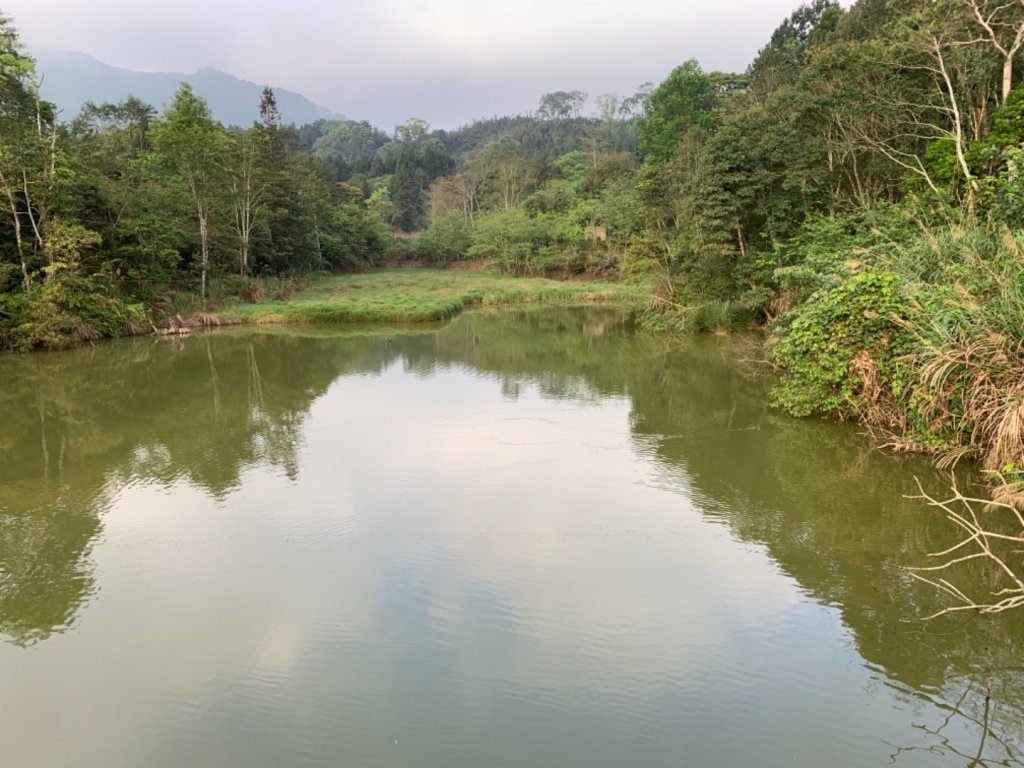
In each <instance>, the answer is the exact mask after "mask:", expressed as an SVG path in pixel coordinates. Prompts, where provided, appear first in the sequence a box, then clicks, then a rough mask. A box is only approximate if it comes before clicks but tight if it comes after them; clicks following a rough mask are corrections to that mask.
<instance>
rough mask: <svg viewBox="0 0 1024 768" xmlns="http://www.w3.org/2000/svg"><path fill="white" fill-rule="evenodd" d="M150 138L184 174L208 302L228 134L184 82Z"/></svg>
mask: <svg viewBox="0 0 1024 768" xmlns="http://www.w3.org/2000/svg"><path fill="white" fill-rule="evenodd" d="M150 139H151V141H152V143H153V148H154V149H155V150H156V152H157V153H159V155H160V156H161V157H162V158H163V160H164V161H165V162H166V163H167V165H168V166H169V167H170V168H172V169H174V170H175V171H176V172H177V173H178V174H180V176H181V178H182V179H183V181H184V183H185V184H186V186H187V188H188V192H189V195H190V196H191V199H192V204H193V207H194V209H195V215H196V223H197V225H198V229H199V244H200V283H199V285H200V288H199V295H200V297H202V299H203V300H204V301H205V299H206V284H207V271H208V269H209V266H210V239H211V235H210V218H211V215H212V212H213V210H214V207H215V206H216V204H217V201H218V199H219V198H220V196H221V195H222V192H223V177H224V167H223V160H224V157H225V154H226V150H227V147H228V141H227V135H226V134H225V132H224V129H223V128H222V127H221V125H220V124H219V123H217V122H215V121H214V119H213V117H212V115H211V114H210V108H209V107H208V106H207V104H206V102H205V101H204V100H203V99H202V98H201V97H199V96H197V95H196V94H195V93H194V92H193V91H192V88H191V86H189V84H188V83H182V84H181V86H180V87H179V88H178V91H177V93H176V94H175V95H174V99H173V100H172V101H171V105H170V106H169V107H168V108H167V110H166V111H165V112H164V114H163V115H162V116H161V117H160V119H159V120H157V121H156V123H155V124H154V125H153V127H152V128H151V129H150Z"/></svg>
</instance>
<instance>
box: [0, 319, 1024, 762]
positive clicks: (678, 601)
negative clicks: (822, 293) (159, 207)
mask: <svg viewBox="0 0 1024 768" xmlns="http://www.w3.org/2000/svg"><path fill="white" fill-rule="evenodd" d="M758 354H759V351H758V348H757V345H756V342H754V341H752V340H750V339H744V338H714V337H704V338H692V339H676V340H671V339H666V338H665V337H664V336H658V335H654V334H648V333H644V332H641V331H638V330H637V329H635V328H634V327H633V326H632V324H631V323H630V321H629V318H627V317H624V316H623V315H621V314H620V313H618V312H616V311H613V310H611V309H593V308H591V309H587V310H571V309H558V310H515V311H503V312H493V313H491V312H478V313H469V314H466V315H463V316H461V317H459V318H458V319H457V320H455V321H454V322H452V323H451V324H450V325H447V326H445V327H443V328H425V329H420V330H404V331H402V330H397V331H391V332H386V331H376V332H375V331H366V332H359V331H353V330H347V331H341V330H338V329H321V328H292V329H277V328H272V329H267V328H265V329H259V328H257V329H241V330H229V331H222V332H218V333H214V334H209V335H194V336H191V337H188V338H182V339H158V340H154V339H148V338H146V339H135V340H126V341H123V342H116V343H108V344H102V345H98V346H96V347H94V348H85V349H78V350H72V351H68V352H61V353H46V354H38V355H24V356H7V357H3V358H0V377H2V381H3V386H2V389H0V690H2V692H3V695H2V696H0V743H2V744H3V754H4V758H3V762H4V764H5V765H10V766H19V768H20V767H22V766H87V767H88V766H103V767H104V768H111V767H113V766H143V765H145V766H182V765H195V766H215V765H225V766H226V765H237V766H283V765H311V766H438V767H440V766H589V767H591V768H592V767H593V766H622V765H631V766H748V765H756V766H794V765H799V766H824V765H836V766H872V765H889V764H895V765H898V766H900V765H902V766H966V765H1020V764H1021V760H1022V759H1024V758H1022V757H1021V755H1022V748H1021V744H1020V740H1021V738H1022V736H1024V679H1022V678H1024V674H1022V665H1021V658H1020V650H1019V649H1020V644H1021V640H1022V639H1024V617H1021V616H1016V615H1003V616H1000V617H989V618H985V617H977V616H973V615H966V614H959V615H956V616H946V617H942V618H939V619H935V620H932V621H927V622H926V621H922V617H924V616H926V615H928V614H931V613H934V612H935V611H937V610H939V609H941V608H942V607H944V606H946V605H948V604H949V603H948V601H947V598H946V597H944V596H943V595H941V594H938V593H937V592H936V591H935V590H934V589H932V588H930V587H928V586H927V585H924V584H920V583H918V582H915V581H914V580H912V579H911V578H910V577H909V576H908V574H907V573H906V572H905V571H904V570H903V566H905V565H913V564H921V563H923V562H924V561H925V560H926V553H928V552H930V551H935V550H938V549H942V548H943V547H945V546H948V545H949V543H951V542H953V541H955V538H954V532H953V531H952V530H950V525H949V523H948V522H947V521H946V520H945V519H944V518H943V517H942V515H941V514H940V513H939V512H937V511H935V510H934V509H931V508H929V507H927V506H926V505H925V504H923V503H922V502H921V501H920V500H915V499H910V498H906V497H907V496H908V495H913V494H915V493H916V492H917V486H916V480H915V478H920V480H921V482H922V483H923V485H924V487H925V488H926V489H927V490H929V491H930V492H933V493H942V492H943V491H944V490H945V489H946V488H947V487H948V478H944V477H943V476H942V475H941V474H939V473H937V472H936V471H934V470H933V469H932V468H931V466H930V464H929V462H928V461H927V460H925V459H921V458H915V457H906V456H893V455H889V454H886V453H883V452H879V451H877V450H874V449H873V448H872V444H871V443H870V442H869V441H868V440H867V439H866V438H865V437H863V436H862V435H860V434H859V433H858V430H857V429H856V428H855V427H853V426H851V425H844V424H836V423H829V422H823V421H817V420H798V419H794V418H790V417H788V416H786V415H784V414H782V413H780V412H778V411H776V410H774V409H772V408H770V407H769V397H768V393H769V389H770V385H771V380H770V376H768V375H767V374H766V372H765V370H764V369H763V366H760V365H758V364H757V363H756V362H752V358H755V357H756V356H757V355H758ZM974 576H975V577H976V578H977V579H978V580H979V581H983V580H984V579H986V578H987V574H986V573H985V572H984V570H983V569H978V570H977V572H976V573H975V574H974ZM972 760H973V761H974V762H972Z"/></svg>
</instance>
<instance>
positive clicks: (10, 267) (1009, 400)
mask: <svg viewBox="0 0 1024 768" xmlns="http://www.w3.org/2000/svg"><path fill="white" fill-rule="evenodd" d="M0 31H2V35H0V38H2V39H0V43H2V47H3V52H2V56H0V75H2V78H0V83H2V89H0V91H2V92H0V191H2V193H3V194H2V195H0V198H2V199H3V200H4V201H5V203H6V206H5V207H6V209H7V211H8V214H7V217H6V220H5V223H4V226H3V228H2V230H0V346H2V347H4V348H8V349H30V348H39V347H51V346H59V345H62V344H66V343H68V342H69V341H72V342H75V341H83V340H91V339H94V338H99V337H103V336H114V335H118V334H121V333H125V332H131V331H138V330H147V329H148V328H150V327H151V326H152V325H155V324H159V322H160V321H161V320H162V319H164V318H167V317H172V316H174V315H175V314H177V313H180V312H181V311H182V310H183V308H184V309H186V310H192V311H202V312H218V311H224V308H225V307H226V306H228V305H233V304H232V302H234V301H235V300H236V299H237V298H239V297H241V298H245V299H249V300H251V299H253V298H256V299H257V301H256V303H253V304H251V305H248V304H245V303H239V304H234V305H233V306H235V307H236V309H234V310H232V311H234V312H235V313H236V316H237V317H238V318H243V319H253V320H255V319H258V318H263V319H267V318H270V317H280V318H284V319H299V318H301V319H304V320H305V319H313V318H316V319H328V318H330V319H335V320H342V319H344V320H363V319H369V318H374V317H378V318H381V319H384V320H388V321H395V320H404V319H409V320H412V319H424V318H436V317H444V316H447V315H450V314H451V313H452V312H455V311H458V309H459V308H461V307H462V306H465V305H466V304H467V303H473V302H475V301H477V300H478V299H479V297H478V295H477V293H476V289H468V288H467V289H466V290H465V291H464V292H463V289H461V288H460V289H458V290H455V291H453V292H451V293H450V294H442V293H438V292H436V291H434V288H433V287H430V285H431V284H430V283H429V281H432V280H439V279H441V278H434V277H431V276H429V273H426V272H420V273H417V275H418V277H417V279H422V280H423V281H424V283H423V286H421V287H420V289H418V294H417V296H406V297H402V296H397V295H395V296H389V297H384V296H381V295H376V296H375V295H373V292H372V291H371V290H369V289H367V288H345V287H343V286H347V285H360V280H361V279H363V278H358V277H353V278H346V279H339V278H331V279H328V280H326V281H323V282H318V283H316V284H315V285H316V287H314V288H312V289H311V290H310V291H309V292H308V293H301V294H299V295H298V296H296V297H295V301H293V302H292V303H289V304H285V305H278V304H274V303H272V304H271V305H267V304H266V303H265V302H261V301H260V300H259V297H258V296H255V297H254V295H253V294H254V292H255V293H259V289H257V288H254V285H259V284H260V283H259V281H260V280H262V281H264V282H266V281H270V282H273V281H275V280H283V281H285V283H287V281H289V280H296V279H298V280H302V279H305V277H306V276H307V275H310V274H313V273H324V272H334V273H337V272H352V271H357V272H358V271H364V270H367V269H373V268H377V267H379V266H380V265H381V264H383V263H385V262H388V263H394V262H396V261H401V260H403V259H411V260H415V261H416V262H418V263H433V264H439V265H441V264H449V263H452V262H463V261H480V262H483V263H486V264H489V265H491V266H492V267H493V268H494V269H496V270H499V271H501V272H502V273H504V274H506V275H510V276H515V277H537V276H546V277H560V278H564V277H568V276H575V277H577V278H586V279H593V280H600V281H618V280H622V281H628V282H630V283H631V284H642V285H646V286H647V291H648V295H649V303H648V307H647V310H646V311H645V313H644V319H645V322H647V323H648V324H649V325H651V326H652V327H661V328H667V329H676V330H730V329H734V328H740V327H748V326H753V325H761V326H765V327H767V328H768V330H769V331H770V335H769V339H770V356H771V360H772V362H773V363H774V365H775V366H776V367H777V368H778V371H779V377H780V379H779V381H780V383H779V386H778V387H777V390H776V403H777V404H778V405H779V406H780V407H783V408H785V409H787V410H788V411H790V412H792V413H794V414H798V415H811V414H817V415H824V416H831V417H838V418H842V419H858V420H860V421H862V422H864V423H865V424H867V425H869V426H870V427H871V428H872V429H874V430H876V431H877V432H878V433H879V434H880V435H881V436H882V437H883V438H884V439H885V440H887V441H889V442H891V443H894V444H896V445H898V446H900V447H902V448H907V449H913V450H923V451H928V452H932V453H935V454H937V455H938V456H939V457H940V461H941V462H942V464H943V466H951V465H952V464H954V463H956V462H957V461H959V460H961V459H964V458H969V459H974V460H977V461H979V462H980V463H981V465H982V466H983V467H984V468H985V469H986V470H988V471H990V472H991V473H993V474H992V476H993V478H994V482H995V483H996V484H997V485H1000V486H1001V487H1002V491H1001V493H1002V497H1003V498H1014V497H1015V496H1014V494H1016V493H1017V492H1019V491H1020V490H1021V488H1024V485H1022V484H1024V430H1022V424H1024V410H1022V409H1024V405H1022V399H1024V393H1022V390H1021V384H1020V382H1021V381H1024V330H1022V329H1024V288H1022V286H1024V250H1022V249H1024V204H1022V201H1024V191H1022V190H1024V187H1022V182H1021V179H1020V175H1019V166H1020V163H1021V161H1022V159H1024V154H1022V153H1024V119H1022V115H1024V88H1022V86H1021V85H1020V83H1019V79H1020V75H1021V62H1020V51H1021V48H1022V40H1024V4H1020V3H1001V2H996V1H995V0H937V1H936V0H858V1H857V2H854V3H853V4H852V5H851V6H850V7H849V8H848V9H844V8H842V7H841V6H839V5H838V3H836V2H833V1H832V0H812V2H810V3H808V4H806V5H802V6H800V7H799V8H797V9H796V10H795V11H794V12H793V13H792V15H791V16H790V17H789V18H787V19H785V20H783V22H782V23H781V24H780V26H779V27H778V28H777V29H776V30H775V31H774V32H773V33H772V34H771V36H770V38H769V39H768V42H767V43H766V45H765V46H764V47H763V48H762V49H761V50H760V51H759V53H758V55H757V56H756V58H755V59H754V61H753V62H752V63H751V64H750V66H749V67H748V68H747V70H746V71H745V72H743V73H724V72H706V71H705V70H704V69H703V68H702V67H701V66H700V64H699V63H698V62H696V61H693V60H689V61H685V62H684V63H682V64H681V65H680V66H678V67H677V68H676V69H674V70H673V71H672V72H671V73H669V74H668V75H667V77H666V78H665V79H664V80H663V81H662V82H661V83H660V84H659V85H657V86H656V87H655V86H654V85H652V84H643V85H641V86H639V87H638V88H637V90H636V92H635V93H634V94H632V95H630V96H627V97H623V96H619V95H614V94H604V95H601V96H599V97H597V98H596V99H594V100H593V103H594V104H596V107H594V108H593V110H592V112H591V113H590V114H584V112H585V109H586V105H587V103H588V96H587V94H584V93H581V92H578V91H559V92H554V93H549V94H545V95H544V96H543V97H542V98H541V100H540V103H539V106H538V110H537V112H536V114H534V115H529V116H510V117H503V118H494V119H491V120H484V121H479V122H477V123H474V124H472V125H470V126H465V127H463V128H460V129H458V130H455V131H444V130H432V129H431V128H430V126H429V125H428V124H427V123H425V122H424V121H422V120H419V119H417V118H411V119H410V120H409V121H407V122H406V123H405V124H403V125H399V126H396V128H395V130H394V132H393V133H388V132H385V131H382V130H380V129H379V128H376V127H374V126H371V125H370V124H369V123H366V122H358V121H354V120H334V121H318V122H317V123H314V124H311V125H308V126H301V127H298V128H294V127H290V126H285V125H282V124H281V121H280V117H279V114H278V111H277V107H276V103H275V99H274V95H273V93H272V92H271V91H270V90H269V89H268V90H266V91H265V92H264V95H263V101H262V104H261V110H260V114H261V119H260V121H259V122H258V123H256V124H254V125H252V126H250V127H246V128H238V127H224V126H222V125H220V124H218V123H216V122H215V121H214V120H213V119H212V118H211V116H210V112H209V110H208V108H207V107H206V105H205V104H204V103H203V101H202V100H201V99H199V98H198V97H196V96H195V94H194V93H192V92H191V90H190V89H189V88H188V87H187V86H184V85H183V86H182V88H181V89H180V91H179V92H178V94H177V95H176V97H175V99H174V100H173V102H172V103H171V104H170V105H168V106H167V107H166V108H165V109H164V111H163V113H161V114H157V112H156V110H155V109H153V108H152V107H151V106H149V105H146V104H143V103H141V102H139V101H138V100H137V99H132V98H129V99H126V100H125V101H124V102H121V103H119V104H101V105H93V104H90V105H87V106H86V108H85V109H84V110H83V111H82V113H81V114H80V115H78V116H76V117H74V119H73V120H71V121H70V122H61V120H60V119H58V118H59V112H58V106H57V105H50V104H47V103H45V102H42V101H40V100H39V99H38V98H37V97H36V94H37V88H36V81H37V77H36V74H35V72H34V68H33V64H32V62H31V60H30V59H29V58H27V57H26V56H25V55H24V54H23V53H22V52H21V49H20V45H19V42H18V39H17V34H16V31H15V27H14V24H13V22H12V21H10V20H7V21H4V22H3V24H2V25H0ZM681 58H682V56H681ZM388 279H390V278H388ZM386 284H387V280H386V279H385V280H384V281H383V282H380V283H378V285H381V286H384V285H386ZM523 285H525V283H524V284H518V283H512V282H509V283H507V284H506V285H505V286H504V287H501V288H500V289H499V288H495V289H493V290H494V291H495V294H494V295H498V294H499V293H500V294H502V295H505V296H509V295H512V294H514V293H516V292H517V291H519V290H525V291H526V293H527V294H530V296H529V297H530V298H533V295H534V294H535V293H536V294H543V293H544V292H546V291H553V292H555V293H557V292H558V291H559V290H566V291H570V292H572V291H574V290H576V289H575V288H572V287H566V288H564V289H557V290H556V289H555V288H553V287H551V286H549V285H547V284H540V283H537V284H532V287H530V288H527V289H524V288H522V286H523ZM566 285H568V286H573V285H574V284H573V283H569V284H566ZM407 289H408V286H406V285H402V286H401V288H400V290H401V291H402V292H405V291H406V290H407ZM397 290H399V288H398V287H397V286H396V291H397ZM489 290H490V289H489ZM602 290H606V289H602ZM286 292H287V291H286ZM356 294H359V296H360V298H359V299H357V298H356ZM341 296H344V300H341V299H340V298H339V297H341Z"/></svg>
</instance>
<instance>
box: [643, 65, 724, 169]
mask: <svg viewBox="0 0 1024 768" xmlns="http://www.w3.org/2000/svg"><path fill="white" fill-rule="evenodd" d="M717 102H718V91H717V89H716V87H715V82H714V79H713V78H712V77H711V76H710V75H708V74H706V73H705V72H704V70H702V69H701V67H700V64H698V63H697V62H696V61H695V60H694V59H690V60H689V61H687V62H684V63H683V64H681V65H679V66H678V67H676V68H675V69H673V70H672V73H671V74H670V75H669V76H668V77H667V78H665V80H664V81H663V82H662V83H661V85H659V86H658V87H657V88H655V89H654V91H653V92H652V93H651V95H650V96H649V97H648V98H647V101H646V108H645V111H644V114H643V116H642V117H641V118H640V120H639V129H640V138H639V149H640V154H641V156H643V158H644V159H645V160H647V161H648V162H650V163H653V164H655V165H660V164H664V163H666V162H668V159H669V158H670V157H672V153H673V152H675V148H676V146H677V145H678V144H679V140H680V138H681V137H682V135H683V133H684V132H686V131H689V130H707V129H710V128H711V127H712V126H713V125H714V123H715V115H714V109H715V106H716V105H717Z"/></svg>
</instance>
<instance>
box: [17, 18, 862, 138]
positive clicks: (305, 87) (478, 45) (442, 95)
mask: <svg viewBox="0 0 1024 768" xmlns="http://www.w3.org/2000/svg"><path fill="white" fill-rule="evenodd" d="M800 2H801V0H288V1H287V2H280V1H279V2H273V3H272V2H269V1H268V0H0V8H3V9H4V11H5V12H6V13H7V14H9V15H11V16H13V17H14V20H15V24H16V25H17V27H18V29H19V30H20V31H21V35H22V39H23V42H24V43H26V44H27V45H30V46H39V47H45V48H59V49H64V50H73V51H81V52H83V53H88V54H90V55H92V56H94V57H96V58H97V59H100V60H101V61H103V62H105V63H107V64H112V65H114V66H118V67H125V68H127V69H137V70H143V71H164V72H192V71H194V70H195V69H197V68H198V67H202V66H212V67H216V68H217V69H221V70H223V71H225V72H229V73H231V74H233V75H236V76H237V77H242V78H245V79H247V80H253V81H255V82H257V83H261V84H270V85H274V86H278V87H283V88H289V89H292V90H295V91H299V92H300V93H302V94H304V95H306V96H307V97H309V98H310V99H312V100H313V101H315V102H317V103H318V104H322V105H323V106H326V107H330V108H331V109H334V110H336V111H338V112H341V113H343V114H345V115H346V116H348V117H351V118H355V119H360V120H362V119H366V120H370V121H371V122H373V123H375V124H377V125H379V126H381V127H382V128H385V129H387V130H390V129H391V128H392V127H393V126H394V125H395V123H398V122H402V121H403V120H405V119H406V118H407V117H409V116H412V115H415V116H417V117H422V118H424V119H426V120H428V121H429V122H430V123H431V124H432V125H433V126H434V127H437V128H454V127H457V126H458V125H460V124H464V123H468V122H470V121H471V120H473V119H474V118H478V117H491V116H493V115H503V114H514V113H526V112H532V111H533V110H534V109H536V106H537V101H538V98H539V96H540V95H541V94H542V93H545V92H548V91H555V90H582V91H586V92H588V93H590V94H591V95H597V94H599V93H608V92H614V93H619V94H621V95H625V96H628V95H629V94H631V93H633V92H634V91H635V89H636V86H637V85H638V84H640V83H642V82H644V81H646V80H650V81H653V82H655V83H657V82H659V81H661V80H662V79H663V78H664V77H665V76H666V75H667V74H668V72H669V71H670V70H671V69H672V68H673V67H675V66H676V65H678V64H680V63H682V62H683V61H685V60H686V59H689V58H695V59H697V60H698V61H700V63H701V65H702V66H703V67H704V68H705V69H707V70H712V69H722V70H732V71H742V70H743V69H744V68H745V67H746V65H747V64H748V63H749V62H750V60H751V59H752V58H753V56H754V54H755V53H756V52H757V50H758V48H760V47H761V46H762V45H764V43H765V42H767V40H768V37H769V36H770V35H771V32H772V30H773V29H774V28H775V27H776V26H778V24H779V23H780V22H781V21H782V20H783V19H784V18H785V17H786V16H788V15H789V13H790V12H791V11H792V10H793V9H794V8H795V7H796V6H797V5H799V4H800ZM846 4H848V3H844V5H846Z"/></svg>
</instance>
